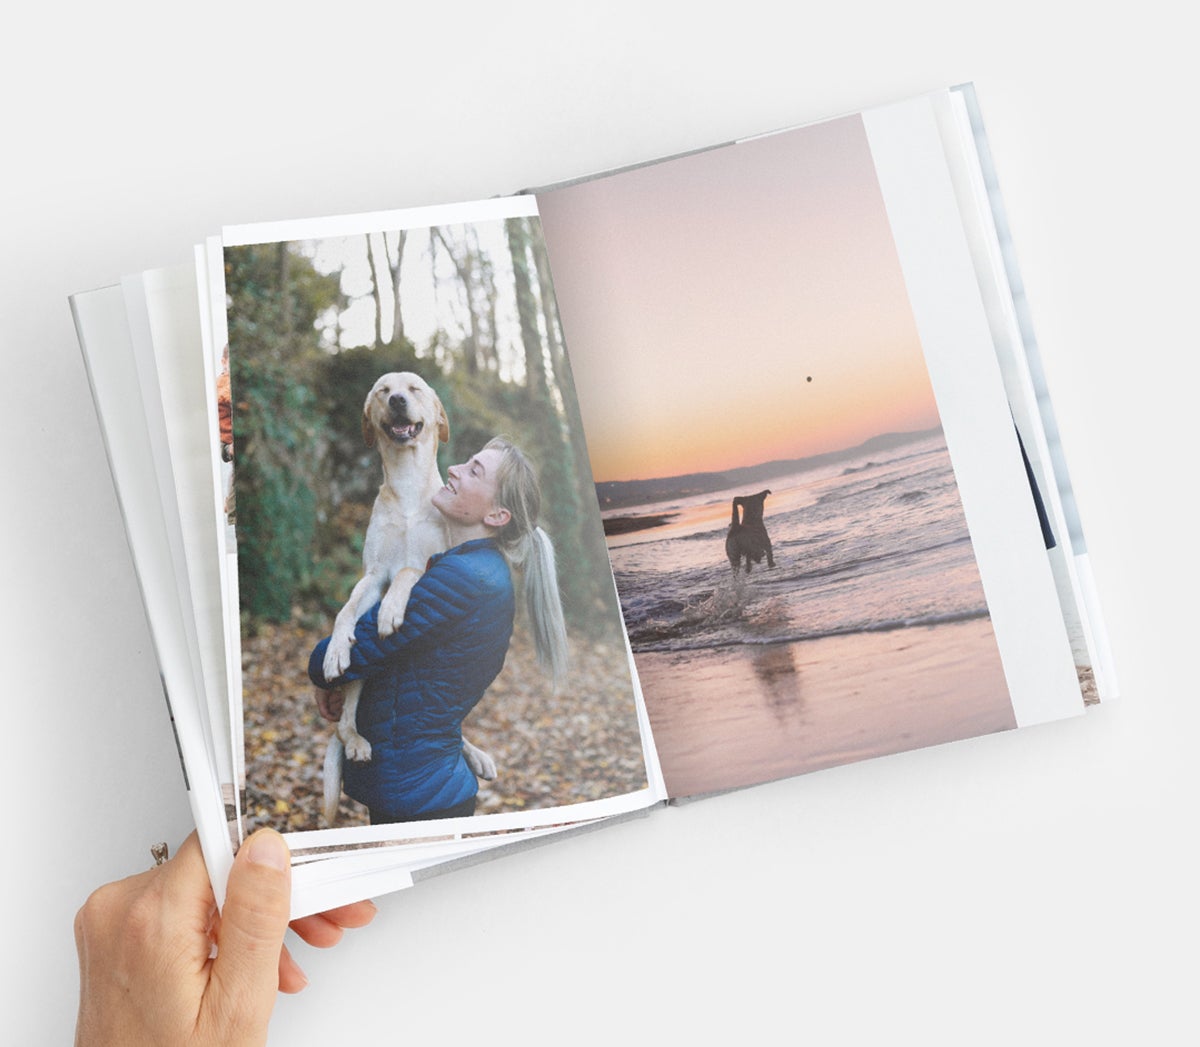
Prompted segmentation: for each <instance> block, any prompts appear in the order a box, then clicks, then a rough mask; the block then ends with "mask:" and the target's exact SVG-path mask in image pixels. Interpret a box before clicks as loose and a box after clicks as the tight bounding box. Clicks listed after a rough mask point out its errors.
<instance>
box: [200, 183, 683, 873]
mask: <svg viewBox="0 0 1200 1047" xmlns="http://www.w3.org/2000/svg"><path fill="white" fill-rule="evenodd" d="M218 251H219V260H220V264H219V266H218V265H216V264H214V260H215V259H214V254H215V253H216V252H218ZM208 256H209V257H208V262H209V264H208V272H209V274H210V284H211V286H210V295H211V300H212V302H213V303H214V308H213V310H212V315H213V316H214V317H215V322H214V325H213V327H214V329H213V332H212V338H211V342H212V346H211V349H210V355H211V358H212V361H213V363H212V371H213V373H212V375H211V377H212V382H213V386H214V388H215V390H216V397H215V402H216V404H217V413H218V425H216V426H214V427H213V431H214V432H216V433H217V434H218V441H217V443H218V446H217V447H215V448H214V456H215V457H217V458H219V459H220V464H219V466H218V468H219V469H220V470H223V473H224V475H223V479H222V490H221V493H220V500H221V502H222V505H221V511H222V512H223V514H224V517H225V521H226V524H227V526H226V527H225V534H226V542H227V543H228V546H229V553H230V556H229V558H228V560H227V563H230V564H235V565H236V566H235V568H234V570H233V571H231V572H230V574H231V577H229V578H227V579H226V586H225V592H226V593H227V602H228V604H229V606H227V608H226V614H227V616H228V620H229V621H230V623H231V625H232V623H234V622H236V627H234V628H231V629H230V630H229V633H230V636H231V640H232V643H233V646H235V647H236V648H240V658H239V662H240V679H238V678H237V677H238V674H237V673H235V674H234V685H233V686H232V687H231V697H230V702H231V718H232V720H233V721H234V722H235V723H236V724H238V725H240V728H241V729H240V732H239V731H236V730H235V731H234V732H232V733H231V743H230V744H231V745H232V746H234V747H237V746H238V745H239V744H240V745H241V747H242V751H241V752H240V753H235V754H234V761H233V762H234V765H240V771H239V777H240V780H239V781H238V783H237V785H238V788H237V790H236V799H237V806H238V815H239V825H240V835H241V836H242V837H244V836H245V835H247V834H249V833H250V832H253V831H254V830H255V829H256V828H259V827H261V826H271V827H273V828H275V829H278V830H280V831H281V832H284V833H287V834H290V839H289V842H290V843H291V845H292V847H293V849H294V851H295V852H296V853H297V854H298V855H300V856H301V857H303V856H304V854H305V853H306V848H307V849H310V850H309V852H308V853H309V854H310V855H311V856H312V857H314V858H315V857H318V856H321V855H323V854H326V853H328V851H327V850H326V849H327V848H330V847H334V848H338V849H341V848H343V847H355V846H379V845H383V844H388V843H399V842H403V841H410V840H411V841H419V840H425V841H434V840H438V839H441V840H445V839H446V838H447V837H453V836H458V837H468V836H469V837H471V838H473V839H477V840H481V841H482V839H483V838H485V837H487V836H489V835H490V834H502V835H505V836H506V837H509V838H511V834H513V833H514V832H519V831H521V830H533V829H538V828H545V827H549V826H563V825H569V824H575V823H582V822H587V821H591V820H595V819H598V818H605V817H609V816H612V815H616V814H622V813H627V812H630V811H633V810H637V809H641V808H644V807H648V806H651V805H652V804H654V803H657V802H659V801H660V800H661V799H662V798H663V789H662V786H661V776H660V775H659V774H658V773H657V769H656V764H655V760H654V756H653V748H652V744H651V741H650V737H649V727H648V720H647V718H646V716H645V712H644V709H643V708H642V706H641V701H640V695H639V693H638V691H637V683H636V678H635V675H634V672H633V669H632V662H631V658H630V656H629V653H628V647H627V644H626V641H625V636H624V628H623V625H622V620H621V615H620V608H619V604H618V601H617V597H616V592H615V588H614V583H613V577H612V572H611V568H610V565H609V561H608V556H607V553H606V547H605V540H604V533H603V527H602V524H601V520H600V514H599V509H598V504H597V501H596V495H595V489H594V486H593V482H592V475H591V471H590V467H589V464H588V457H587V451H586V447H585V445H584V441H583V434H582V430H581V427H580V424H579V412H578V406H577V404H576V399H575V391H574V388H573V385H572V381H571V377H570V368H569V365H568V362H567V359H566V356H565V350H564V344H563V339H562V336H561V330H560V326H559V321H558V315H557V308H556V305H555V301H554V295H553V290H552V287H551V283H550V278H549V269H548V265H547V261H546V253H545V247H544V244H543V242H542V236H541V227H540V223H539V220H538V217H537V212H536V203H535V201H533V200H532V198H529V197H518V198H512V199H500V200H490V201H485V202H482V203H478V204H471V205H455V206H451V207H436V208H421V209H414V210H409V211H401V212H388V213H381V214H372V215H364V216H350V217H346V218H330V219H320V220H315V221H311V222H289V223H274V224H270V225H260V226H243V227H237V228H231V229H226V230H225V231H224V233H223V236H222V239H221V242H220V244H219V245H218V244H216V243H215V242H214V243H213V244H210V245H209V248H208ZM221 283H223V285H224V286H223V287H221V286H218V285H219V284H221ZM222 307H223V308H222ZM222 312H223V315H221V314H222ZM222 324H223V325H224V327H225V330H221V327H222ZM335 719H337V721H338V722H335ZM239 734H240V737H239Z"/></svg>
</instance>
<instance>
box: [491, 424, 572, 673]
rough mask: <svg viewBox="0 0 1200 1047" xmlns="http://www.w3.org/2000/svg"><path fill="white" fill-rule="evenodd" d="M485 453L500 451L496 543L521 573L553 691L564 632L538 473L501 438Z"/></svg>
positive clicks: (563, 664) (563, 661)
mask: <svg viewBox="0 0 1200 1047" xmlns="http://www.w3.org/2000/svg"><path fill="white" fill-rule="evenodd" d="M484 450H485V451H487V450H495V451H499V452H500V455H501V457H500V464H499V466H498V467H497V469H496V503H497V504H498V505H500V506H503V507H504V508H505V509H507V510H508V512H509V521H508V523H506V524H505V525H504V526H503V527H501V528H500V529H499V530H498V531H497V532H496V533H495V535H494V537H495V539H496V544H497V545H498V546H499V547H500V551H501V552H502V553H503V554H504V558H505V559H506V560H507V561H508V562H509V564H510V565H511V566H512V567H517V568H520V569H521V573H522V576H523V588H524V594H525V607H526V610H527V611H528V613H529V623H530V627H531V628H532V630H533V641H534V648H535V650H536V651H537V659H538V664H539V665H541V666H542V668H544V669H545V670H547V671H548V672H549V673H550V676H551V678H552V679H553V681H554V685H555V687H557V686H558V685H559V684H561V683H562V682H563V680H564V678H565V676H566V671H567V628H566V623H565V622H564V620H563V610H562V598H561V597H560V595H559V591H558V571H557V569H556V567H555V564H554V544H553V543H552V542H551V541H550V536H549V535H548V534H546V532H545V531H543V530H542V528H541V527H539V526H538V515H539V514H540V513H541V510H542V491H541V487H540V486H539V485H538V480H537V474H536V473H535V472H534V471H533V464H532V463H531V462H530V461H529V459H528V457H526V455H525V452H524V451H522V450H521V449H520V448H519V447H517V445H516V444H514V443H513V442H512V441H511V440H508V439H507V438H505V437H503V436H497V437H496V438H495V439H493V440H489V441H488V442H487V445H486V446H485V447H484Z"/></svg>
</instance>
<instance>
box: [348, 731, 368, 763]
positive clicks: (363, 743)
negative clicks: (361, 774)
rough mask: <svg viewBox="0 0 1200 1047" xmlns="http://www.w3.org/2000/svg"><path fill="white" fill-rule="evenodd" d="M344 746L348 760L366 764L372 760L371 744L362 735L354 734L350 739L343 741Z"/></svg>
mask: <svg viewBox="0 0 1200 1047" xmlns="http://www.w3.org/2000/svg"><path fill="white" fill-rule="evenodd" d="M342 744H344V745H345V746H346V759H347V760H353V761H354V762H355V763H366V762H367V761H368V760H370V759H371V743H370V742H368V741H367V740H366V739H365V738H364V737H363V736H362V735H361V734H353V735H351V736H350V737H349V738H344V739H342Z"/></svg>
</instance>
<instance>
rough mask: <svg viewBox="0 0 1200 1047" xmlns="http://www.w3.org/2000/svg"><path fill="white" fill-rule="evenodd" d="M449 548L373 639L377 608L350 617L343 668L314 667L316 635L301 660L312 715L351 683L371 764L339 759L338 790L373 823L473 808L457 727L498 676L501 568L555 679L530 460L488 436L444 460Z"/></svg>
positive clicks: (554, 621)
mask: <svg viewBox="0 0 1200 1047" xmlns="http://www.w3.org/2000/svg"><path fill="white" fill-rule="evenodd" d="M433 504H434V506H435V508H437V510H438V511H439V512H440V513H441V515H442V518H443V520H444V521H445V523H446V527H447V530H448V532H449V535H450V540H451V548H450V549H448V550H447V551H446V552H445V553H442V554H440V555H438V556H435V557H433V558H432V559H431V560H430V562H429V566H428V568H427V569H426V571H425V574H424V575H422V577H421V580H420V581H419V582H417V584H416V586H415V587H414V588H413V591H412V594H411V595H410V596H409V601H408V608H407V610H406V612H405V617H404V624H403V625H402V626H401V627H400V628H399V629H398V630H397V631H396V632H394V633H392V634H391V635H390V636H388V637H386V638H383V639H381V638H380V636H379V633H378V629H377V627H376V618H377V615H378V611H379V608H378V605H377V606H376V607H374V608H372V609H371V610H370V611H368V612H367V613H366V614H365V615H363V616H362V618H361V619H360V620H359V622H358V624H357V626H356V628H355V642H354V646H353V647H352V648H351V660H350V667H349V669H347V671H346V672H345V674H344V675H343V676H341V677H339V678H338V679H336V680H326V679H325V676H324V672H323V661H324V657H325V648H326V647H327V646H328V643H329V640H328V639H325V640H322V641H321V642H320V643H318V644H317V646H316V647H315V648H314V650H313V653H312V656H311V658H310V659H309V676H310V677H311V679H312V681H313V683H315V684H316V685H317V687H318V688H319V689H320V690H319V691H318V697H317V705H318V708H319V709H320V711H321V715H322V716H324V717H325V718H326V719H328V720H337V718H338V716H339V715H340V713H341V700H340V696H339V695H338V693H337V688H338V687H340V686H342V685H344V684H346V683H349V682H350V681H351V680H363V681H364V685H363V692H362V697H361V699H360V704H359V708H358V729H359V732H360V733H361V734H362V735H363V737H365V738H366V739H367V741H369V742H370V743H371V759H370V761H369V762H365V763H355V762H352V761H347V762H346V765H345V769H344V783H343V784H344V789H345V792H346V794H347V795H349V796H351V797H353V798H354V799H356V800H358V801H359V802H360V803H363V804H365V805H366V807H367V808H368V810H369V811H370V814H371V823H372V824H373V825H378V824H384V823H389V822H399V821H420V820H427V819H434V818H459V817H466V816H468V815H471V814H473V813H474V811H475V799H476V793H477V791H478V788H479V786H478V781H477V779H476V777H475V772H474V771H472V770H471V768H470V767H469V766H468V764H467V762H466V760H465V759H464V757H463V739H462V722H463V720H464V718H465V717H466V716H467V714H468V713H470V711H471V710H472V709H473V708H474V707H475V705H476V703H478V701H479V700H480V699H481V698H482V697H483V695H484V692H485V691H486V690H487V688H488V686H489V685H490V684H491V682H492V681H493V680H494V679H495V678H496V676H497V675H498V674H499V672H500V669H501V667H502V666H503V665H504V658H505V655H506V654H507V652H508V645H509V641H510V639H511V637H512V629H513V618H514V613H515V605H516V599H515V596H514V591H513V571H514V569H517V570H519V571H520V573H521V575H522V582H523V584H522V589H523V596H524V601H525V604H526V608H527V611H528V620H529V622H530V625H531V627H532V630H533V636H534V644H535V648H536V650H537V656H538V661H539V663H540V664H541V665H542V666H543V667H544V668H546V669H547V670H548V671H549V672H550V674H551V676H552V677H553V678H554V680H555V682H556V683H557V682H558V681H559V680H561V678H562V675H563V673H564V671H565V668H566V629H565V626H564V623H563V614H562V605H561V602H560V600H559V594H558V581H557V574H556V571H555V566H554V547H553V545H552V544H551V542H550V538H549V537H548V536H547V534H546V532H545V531H543V530H542V528H541V527H539V526H538V523H537V520H538V513H539V512H540V509H541V492H540V489H539V487H538V482H537V478H536V476H535V474H534V471H533V466H532V465H531V464H530V462H529V459H528V458H527V457H526V456H525V454H524V453H523V452H522V451H521V450H520V449H519V448H518V447H516V446H515V445H514V444H512V443H510V442H509V441H508V440H505V439H503V438H500V437H497V438H496V439H494V440H492V441H490V442H489V443H488V444H487V446H485V447H484V448H483V450H481V451H480V452H479V453H478V454H476V455H473V456H472V457H471V459H470V460H469V461H467V462H464V463H463V464H462V465H456V466H451V467H450V469H449V470H448V471H447V480H446V484H445V486H443V487H442V488H441V489H440V490H439V491H438V492H437V493H436V494H435V495H434V497H433Z"/></svg>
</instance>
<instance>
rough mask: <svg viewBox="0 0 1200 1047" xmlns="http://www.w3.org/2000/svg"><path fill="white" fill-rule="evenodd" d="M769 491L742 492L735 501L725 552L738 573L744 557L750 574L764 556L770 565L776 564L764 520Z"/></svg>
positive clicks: (730, 564) (747, 571) (731, 565)
mask: <svg viewBox="0 0 1200 1047" xmlns="http://www.w3.org/2000/svg"><path fill="white" fill-rule="evenodd" d="M770 493H771V492H770V491H759V492H758V494H739V495H738V496H737V497H736V498H735V499H734V500H733V518H732V520H730V522H729V534H728V535H726V536H725V555H726V556H728V557H729V566H730V567H732V568H733V570H734V573H737V570H738V568H739V567H741V565H742V561H743V559H744V560H745V562H746V573H747V574H749V573H750V566H751V564H756V563H762V558H763V556H764V555H765V556H766V558H767V566H768V567H774V566H775V557H774V556H773V555H772V553H771V539H770V538H768V537H767V528H766V525H765V524H764V523H763V502H765V501H766V499H767V495H769V494H770ZM739 509H740V510H741V512H740V513H739V512H738V510H739Z"/></svg>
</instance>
